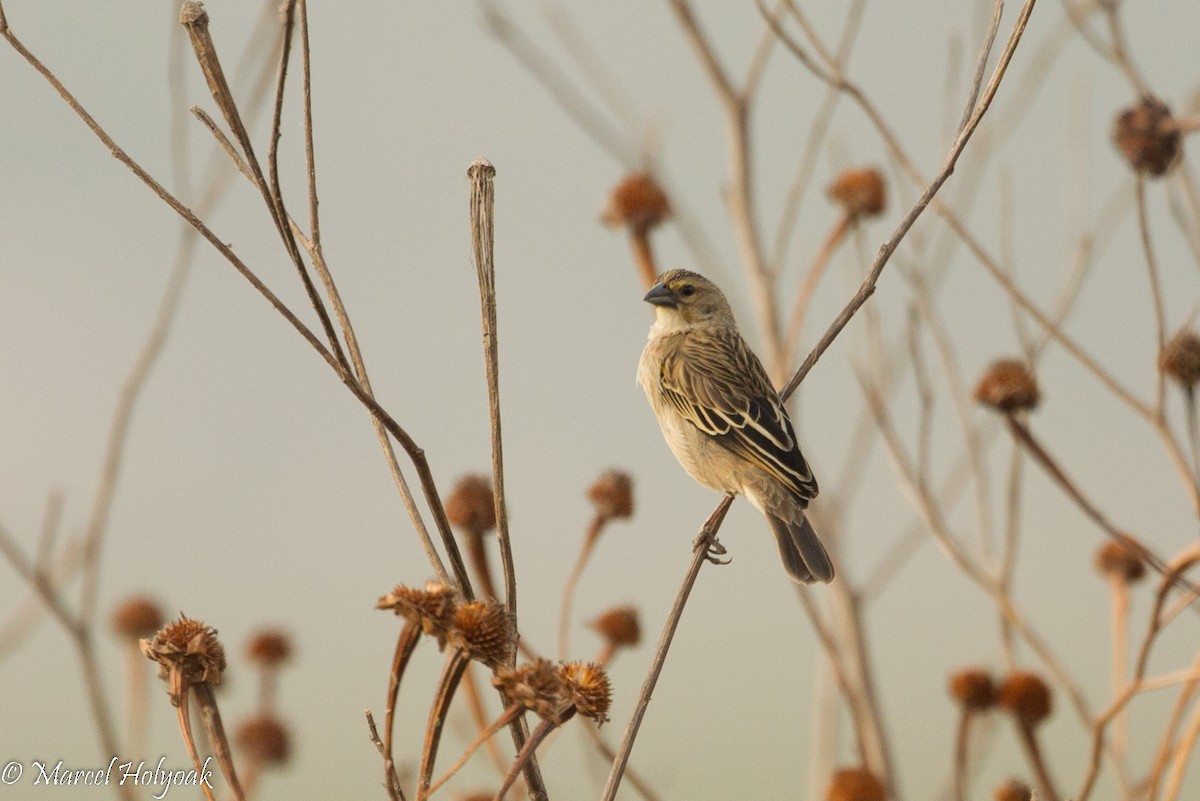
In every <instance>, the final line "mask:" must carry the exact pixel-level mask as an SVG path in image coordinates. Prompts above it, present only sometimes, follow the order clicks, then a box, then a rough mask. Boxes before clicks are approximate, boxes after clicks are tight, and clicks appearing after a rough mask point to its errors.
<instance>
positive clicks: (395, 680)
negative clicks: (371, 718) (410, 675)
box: [383, 620, 421, 779]
mask: <svg viewBox="0 0 1200 801" xmlns="http://www.w3.org/2000/svg"><path fill="white" fill-rule="evenodd" d="M420 639H421V624H420V623H417V622H416V621H411V620H410V621H406V622H405V624H404V627H403V628H401V629H400V635H399V636H398V637H397V638H396V652H395V654H394V655H393V656H392V672H391V674H390V675H389V676H388V691H387V712H386V713H385V717H384V723H383V770H384V777H385V779H386V778H387V777H389V776H391V775H392V774H393V773H395V772H396V759H395V753H396V752H395V748H394V746H395V739H394V738H395V729H396V698H397V697H398V696H399V695H400V681H401V679H403V678H404V671H405V669H406V668H407V667H408V660H409V659H410V658H412V655H413V651H415V650H416V648H417V643H418V642H419V641H420Z"/></svg>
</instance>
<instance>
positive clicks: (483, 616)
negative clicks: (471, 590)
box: [446, 599, 517, 667]
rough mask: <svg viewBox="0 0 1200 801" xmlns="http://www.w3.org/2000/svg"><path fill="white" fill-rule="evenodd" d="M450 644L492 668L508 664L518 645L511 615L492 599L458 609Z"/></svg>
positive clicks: (449, 633)
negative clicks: (515, 646) (514, 648)
mask: <svg viewBox="0 0 1200 801" xmlns="http://www.w3.org/2000/svg"><path fill="white" fill-rule="evenodd" d="M446 640H447V641H448V642H449V643H450V644H451V645H453V646H454V647H455V648H460V649H462V650H463V651H466V652H467V654H468V655H470V657H471V658H472V659H478V660H479V661H480V662H483V663H484V664H485V665H488V666H490V667H496V666H497V665H501V664H503V663H504V662H506V661H507V660H508V656H509V654H511V653H512V649H513V646H514V645H516V642H517V639H516V636H515V635H514V633H513V627H512V621H511V620H510V619H509V616H508V611H507V610H506V609H505V608H504V606H503V605H502V604H500V603H497V602H496V601H494V600H491V599H487V600H483V601H472V602H470V603H466V604H461V605H459V606H457V607H455V609H454V614H453V616H452V617H451V619H450V631H449V632H448V634H447V636H446Z"/></svg>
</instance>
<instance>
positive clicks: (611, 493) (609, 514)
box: [588, 470, 633, 520]
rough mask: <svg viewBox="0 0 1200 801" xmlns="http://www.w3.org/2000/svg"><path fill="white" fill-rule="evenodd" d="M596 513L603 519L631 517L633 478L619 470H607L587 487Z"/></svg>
mask: <svg viewBox="0 0 1200 801" xmlns="http://www.w3.org/2000/svg"><path fill="white" fill-rule="evenodd" d="M588 498H589V499H590V500H591V502H592V505H593V506H595V507H596V515H597V516H598V517H602V518H604V519H605V520H613V519H618V518H629V517H633V479H632V478H630V477H629V474H628V473H624V472H622V471H620V470H607V471H605V472H604V473H603V474H601V476H600V478H598V479H596V483H594V484H592V486H591V487H589V488H588Z"/></svg>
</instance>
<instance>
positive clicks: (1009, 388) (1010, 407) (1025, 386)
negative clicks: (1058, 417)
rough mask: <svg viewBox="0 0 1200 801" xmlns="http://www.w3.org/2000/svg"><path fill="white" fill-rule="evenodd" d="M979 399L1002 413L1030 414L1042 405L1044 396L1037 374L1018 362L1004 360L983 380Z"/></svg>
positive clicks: (977, 387)
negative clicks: (1041, 400) (1041, 393)
mask: <svg viewBox="0 0 1200 801" xmlns="http://www.w3.org/2000/svg"><path fill="white" fill-rule="evenodd" d="M974 397H975V400H976V402H978V403H982V404H984V405H985V406H990V407H992V408H993V409H996V410H998V411H1001V412H1005V413H1011V412H1021V411H1029V410H1031V409H1033V408H1034V407H1036V406H1037V405H1038V400H1039V399H1040V397H1041V396H1040V394H1039V393H1038V386H1037V381H1036V380H1035V379H1034V377H1033V373H1031V372H1029V368H1028V367H1026V366H1025V364H1024V363H1023V362H1020V361H1018V360H1016V359H1000V360H999V361H995V362H992V366H991V367H989V368H988V369H987V372H986V373H984V374H983V378H981V379H979V383H978V384H977V385H976V386H975V394H974Z"/></svg>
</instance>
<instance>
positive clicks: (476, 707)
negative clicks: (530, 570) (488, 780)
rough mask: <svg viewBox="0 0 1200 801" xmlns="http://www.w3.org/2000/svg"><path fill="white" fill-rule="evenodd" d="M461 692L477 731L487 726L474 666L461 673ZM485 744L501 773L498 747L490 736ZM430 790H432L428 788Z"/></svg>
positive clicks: (498, 771)
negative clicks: (464, 696)
mask: <svg viewBox="0 0 1200 801" xmlns="http://www.w3.org/2000/svg"><path fill="white" fill-rule="evenodd" d="M493 597H495V596H493ZM463 693H464V694H465V695H466V699H467V707H468V708H469V709H470V710H471V719H472V720H473V721H474V723H475V727H476V728H477V729H479V731H483V730H484V729H486V728H488V726H489V724H488V719H487V709H486V708H485V707H484V705H483V695H482V694H481V693H480V692H479V679H478V671H477V670H476V669H475V668H474V667H468V668H467V672H466V673H464V674H463ZM486 745H487V750H488V757H489V758H490V759H491V760H492V765H493V767H495V768H496V772H497V773H499V774H503V773H504V770H505V759H504V757H503V756H501V754H500V747H499V746H497V745H496V741H495V740H494V739H492V738H490V737H489V738H488V740H487V743H486ZM430 792H433V791H432V790H430Z"/></svg>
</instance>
